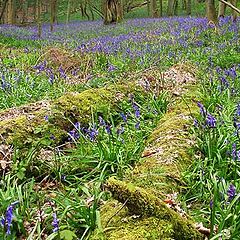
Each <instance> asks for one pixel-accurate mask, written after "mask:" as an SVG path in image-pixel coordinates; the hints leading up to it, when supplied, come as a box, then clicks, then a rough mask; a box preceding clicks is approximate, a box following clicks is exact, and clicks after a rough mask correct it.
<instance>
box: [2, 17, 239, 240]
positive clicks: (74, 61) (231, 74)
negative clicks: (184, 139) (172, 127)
mask: <svg viewBox="0 0 240 240" xmlns="http://www.w3.org/2000/svg"><path fill="white" fill-rule="evenodd" d="M239 27H240V25H239V19H238V20H237V21H236V22H232V21H231V18H224V19H221V20H220V24H219V29H218V32H216V31H215V29H214V28H213V27H211V26H210V25H208V23H207V20H206V19H202V18H190V17H189V18H184V17H173V18H162V19H134V20H128V21H126V22H123V23H121V24H117V25H113V26H103V25H102V23H101V22H98V21H96V22H83V23H79V22H73V23H70V24H69V25H61V24H59V25H56V26H55V27H54V31H53V32H51V31H50V28H49V25H45V26H44V27H43V36H42V38H41V39H39V38H38V37H37V29H36V28H35V27H26V28H18V27H10V26H3V27H1V28H0V36H1V38H0V77H1V80H0V83H1V85H0V109H1V111H0V126H1V129H5V130H4V133H2V132H1V129H0V133H1V135H0V143H1V144H0V173H1V178H0V180H1V181H0V184H1V189H0V217H1V221H0V225H1V227H0V238H1V239H29V240H30V239H48V240H50V239H87V238H88V237H89V236H90V235H91V233H92V232H93V231H94V229H95V228H100V229H101V215H100V207H101V206H102V205H104V203H105V201H107V200H108V199H109V198H110V194H109V192H107V191H105V190H104V187H103V185H104V183H105V181H106V180H107V179H108V178H109V177H110V176H116V177H117V178H119V179H122V178H123V177H124V175H125V173H126V171H131V170H132V169H133V168H134V166H135V165H136V164H137V163H138V162H139V161H140V160H142V159H141V157H142V152H143V150H144V148H145V145H146V141H147V138H148V136H149V135H150V134H151V132H152V131H153V130H154V129H155V128H156V126H157V124H158V121H159V120H160V119H161V118H162V117H163V116H164V114H165V113H166V112H167V111H168V110H169V109H170V108H171V103H172V102H173V98H174V94H175V95H178V94H179V93H178V92H173V91H172V89H171V88H170V87H169V85H171V86H174V87H177V86H178V84H179V83H178V82H177V81H176V76H174V75H170V76H166V75H165V74H164V73H166V72H167V70H168V69H169V68H170V67H172V66H177V65H178V64H180V65H182V66H184V71H186V72H190V73H191V74H192V75H193V76H195V78H196V79H197V82H196V83H195V84H196V85H197V87H198V95H197V96H195V97H194V99H196V107H198V108H199V114H196V115H194V116H192V126H191V127H189V131H190V132H191V134H192V136H194V138H195V142H196V144H195V146H194V148H193V149H191V151H192V152H193V155H194V161H192V165H191V166H189V169H188V170H187V171H186V172H184V173H182V181H184V182H185V184H186V185H185V186H184V190H183V191H182V192H181V194H180V196H179V201H180V202H181V208H183V209H184V210H185V211H186V212H187V214H189V215H190V216H191V217H192V218H193V219H194V221H195V222H198V223H199V222H202V223H203V225H204V227H205V228H207V229H208V230H209V238H210V239H238V238H239V236H240V229H239V226H240V219H239V216H240V204H239V197H240V194H239V191H240V185H239V175H240V168H239V167H240V165H239V163H240V145H239V129H240V102H239V96H240V95H239V94H240V93H239V91H240V85H239V80H240V79H239V76H240V56H239V50H240V48H239V37H240V36H239V32H240V31H239ZM116 86H117V87H116ZM109 89H117V91H112V90H109ZM126 89H127V90H126ZM87 91H91V92H90V93H91V94H92V95H91V96H93V97H89V95H87V94H86V96H88V97H87V99H86V101H83V102H80V104H79V105H76V104H75V102H74V97H73V98H71V97H69V96H70V95H68V94H69V92H73V95H72V96H79V95H78V94H80V96H85V95H84V94H85V93H86V92H87ZM105 91H107V92H108V94H109V96H108V97H109V99H111V100H109V101H108V102H107V104H106V103H105V102H106V100H105V99H102V95H104V93H105ZM111 91H112V92H111ZM94 92H96V94H99V95H97V97H96V99H95V98H94V97H95V95H94ZM102 93H103V94H102ZM81 94H82V95H81ZM111 94H112V96H110V95H111ZM64 97H65V98H64ZM59 99H61V101H60V100H59ZM113 99H114V100H113ZM45 101H46V102H47V104H49V105H50V106H52V105H54V104H55V105H56V104H59V105H58V106H61V104H63V103H64V104H65V105H64V107H67V110H66V111H65V112H64V110H63V112H62V115H57V117H55V116H56V115H54V114H55V113H52V112H51V110H50V111H49V110H47V111H46V112H47V114H45V112H44V114H42V113H41V111H40V110H41V106H42V105H41V104H42V103H43V102H45ZM101 101H103V102H104V103H102V102H101ZM33 102H34V103H35V104H36V105H35V106H34V108H33V107H32V106H31V103H33ZM38 104H39V106H40V107H39V108H37V107H36V106H38ZM47 106H48V105H47ZM95 106H96V107H95ZM20 109H21V110H20ZM51 109H56V108H51ZM79 109H80V110H83V113H84V116H82V115H81V111H80V110H79ZM96 109H97V110H96ZM38 112H39V113H38ZM85 115H86V116H85ZM23 116H25V117H26V119H27V123H28V124H27V125H24V126H27V127H26V129H27V131H26V133H28V134H29V135H28V136H24V129H23V130H21V131H17V130H16V129H17V128H18V126H20V125H21V122H20V125H18V124H19V123H18V121H19V120H21V121H23V120H22V119H23ZM59 116H60V117H59ZM85 117H86V118H85ZM38 118H41V119H39V120H38ZM34 119H37V121H35V120H34ZM62 119H64V122H63V121H62ZM24 121H25V120H24ZM34 121H35V123H36V122H37V124H39V126H38V127H36V125H34V127H32V126H33V122H34ZM35 123H34V124H35ZM24 124H25V122H24ZM6 126H7V127H6ZM16 126H17V128H16ZM48 126H51V127H53V128H54V129H60V130H59V131H60V132H61V134H59V135H58V134H57V131H55V132H52V130H51V129H50V130H49V129H48ZM16 132H18V133H19V132H20V133H21V134H20V135H16V134H15V133H16ZM22 132H23V133H22ZM43 133H44V134H43ZM45 133H47V134H45ZM9 136H10V137H9ZM35 136H38V137H37V138H36V137H35ZM39 136H41V138H40V137H39ZM6 139H7V140H6Z"/></svg>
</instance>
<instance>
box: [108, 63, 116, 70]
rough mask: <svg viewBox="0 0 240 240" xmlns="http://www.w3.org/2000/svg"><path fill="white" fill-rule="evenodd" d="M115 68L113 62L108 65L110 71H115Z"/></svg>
mask: <svg viewBox="0 0 240 240" xmlns="http://www.w3.org/2000/svg"><path fill="white" fill-rule="evenodd" d="M115 70H116V67H115V66H113V65H112V64H110V65H109V66H108V71H109V72H113V71H115Z"/></svg>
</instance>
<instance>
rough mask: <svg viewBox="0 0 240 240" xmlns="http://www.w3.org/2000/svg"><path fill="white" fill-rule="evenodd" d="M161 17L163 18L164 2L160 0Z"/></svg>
mask: <svg viewBox="0 0 240 240" xmlns="http://www.w3.org/2000/svg"><path fill="white" fill-rule="evenodd" d="M159 16H160V17H162V16H163V0H159Z"/></svg>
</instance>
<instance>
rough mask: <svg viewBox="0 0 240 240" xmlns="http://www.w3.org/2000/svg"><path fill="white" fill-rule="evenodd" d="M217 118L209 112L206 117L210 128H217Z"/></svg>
mask: <svg viewBox="0 0 240 240" xmlns="http://www.w3.org/2000/svg"><path fill="white" fill-rule="evenodd" d="M216 123H217V120H216V118H215V117H214V116H212V115H211V114H210V113H208V114H207V118H206V124H207V126H208V127H210V128H215V127H216Z"/></svg>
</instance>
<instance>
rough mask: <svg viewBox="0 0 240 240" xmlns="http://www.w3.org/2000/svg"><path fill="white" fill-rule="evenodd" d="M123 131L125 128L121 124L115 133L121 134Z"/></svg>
mask: <svg viewBox="0 0 240 240" xmlns="http://www.w3.org/2000/svg"><path fill="white" fill-rule="evenodd" d="M124 131H125V130H124V127H123V126H121V127H120V128H118V129H117V135H121V134H123V133H124Z"/></svg>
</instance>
